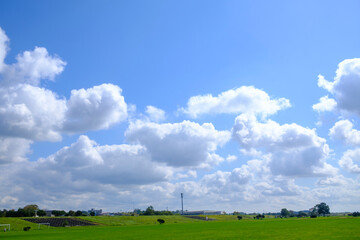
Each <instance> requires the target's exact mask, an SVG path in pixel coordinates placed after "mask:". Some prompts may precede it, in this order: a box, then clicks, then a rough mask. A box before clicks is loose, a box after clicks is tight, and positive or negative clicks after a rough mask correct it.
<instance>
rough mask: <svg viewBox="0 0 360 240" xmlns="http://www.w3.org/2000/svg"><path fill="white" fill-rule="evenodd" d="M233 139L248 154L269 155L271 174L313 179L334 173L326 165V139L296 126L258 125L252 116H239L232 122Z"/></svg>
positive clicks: (327, 151) (272, 122) (329, 166)
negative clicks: (310, 177) (313, 177)
mask: <svg viewBox="0 0 360 240" xmlns="http://www.w3.org/2000/svg"><path fill="white" fill-rule="evenodd" d="M232 131H233V138H234V139H235V140H236V141H238V142H239V143H240V146H241V147H242V148H243V149H244V150H245V151H248V152H254V150H255V152H257V153H258V152H259V151H260V152H263V154H269V159H270V161H269V163H268V164H269V167H270V169H271V171H272V173H273V174H275V175H284V176H314V175H326V174H330V175H331V174H334V173H335V172H336V169H335V168H333V167H332V166H331V165H329V164H327V163H326V162H325V160H326V158H327V157H328V155H329V147H328V145H327V144H326V140H325V139H323V138H320V137H318V136H317V135H316V133H315V130H313V129H308V128H304V127H302V126H299V125H297V124H284V125H279V124H278V123H276V122H274V121H272V120H266V121H265V122H264V123H261V122H258V121H257V119H256V117H254V116H253V115H246V114H242V115H240V116H238V117H237V118H236V120H235V124H234V127H233V130H232Z"/></svg>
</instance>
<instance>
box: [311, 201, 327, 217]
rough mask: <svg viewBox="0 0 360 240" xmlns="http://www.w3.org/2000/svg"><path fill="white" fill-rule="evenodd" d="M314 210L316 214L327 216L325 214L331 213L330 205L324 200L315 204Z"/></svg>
mask: <svg viewBox="0 0 360 240" xmlns="http://www.w3.org/2000/svg"><path fill="white" fill-rule="evenodd" d="M313 212H314V213H315V214H319V215H323V216H325V214H330V207H329V206H328V205H327V204H326V203H324V202H322V203H320V204H317V205H315V207H314V210H313Z"/></svg>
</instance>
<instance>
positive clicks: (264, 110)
mask: <svg viewBox="0 0 360 240" xmlns="http://www.w3.org/2000/svg"><path fill="white" fill-rule="evenodd" d="M288 107H290V101H289V100H288V99H285V98H278V99H271V98H270V96H269V95H268V94H267V93H266V92H264V91H262V90H260V89H257V88H255V87H253V86H242V87H240V88H237V89H231V90H228V91H225V92H222V93H220V94H219V95H218V96H216V97H213V96H212V95H211V94H208V95H198V96H194V97H191V98H190V99H189V101H188V103H187V107H186V109H181V111H183V112H184V113H186V114H188V115H189V116H191V117H193V118H196V117H198V116H200V115H203V114H218V113H254V114H259V115H262V116H268V115H272V114H275V113H276V112H278V111H279V110H281V109H285V108H288Z"/></svg>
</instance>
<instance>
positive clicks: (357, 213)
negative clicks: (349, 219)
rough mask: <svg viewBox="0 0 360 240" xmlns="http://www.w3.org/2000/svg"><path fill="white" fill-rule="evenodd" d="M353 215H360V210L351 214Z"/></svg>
mask: <svg viewBox="0 0 360 240" xmlns="http://www.w3.org/2000/svg"><path fill="white" fill-rule="evenodd" d="M351 215H352V216H353V217H359V216H360V212H353V213H352V214H351Z"/></svg>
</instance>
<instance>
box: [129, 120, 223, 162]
mask: <svg viewBox="0 0 360 240" xmlns="http://www.w3.org/2000/svg"><path fill="white" fill-rule="evenodd" d="M125 136H126V139H127V140H128V141H130V142H133V143H138V144H141V145H143V146H145V147H146V148H147V150H148V151H149V153H150V154H151V157H152V159H153V160H154V161H158V162H164V163H166V164H167V165H169V166H176V167H181V166H187V167H191V166H192V167H200V166H203V167H207V166H210V165H213V164H216V163H218V162H220V161H223V159H222V158H221V157H219V156H218V155H216V154H215V153H214V151H215V150H216V149H217V147H218V146H222V145H223V144H225V143H226V142H227V141H228V140H229V139H230V133H229V132H228V131H217V130H216V129H215V127H214V126H213V125H212V124H211V123H204V124H202V125H199V124H198V123H194V122H190V121H183V122H181V123H166V124H158V123H152V122H143V121H136V122H132V123H130V126H129V128H128V129H127V130H126V133H125Z"/></svg>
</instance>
